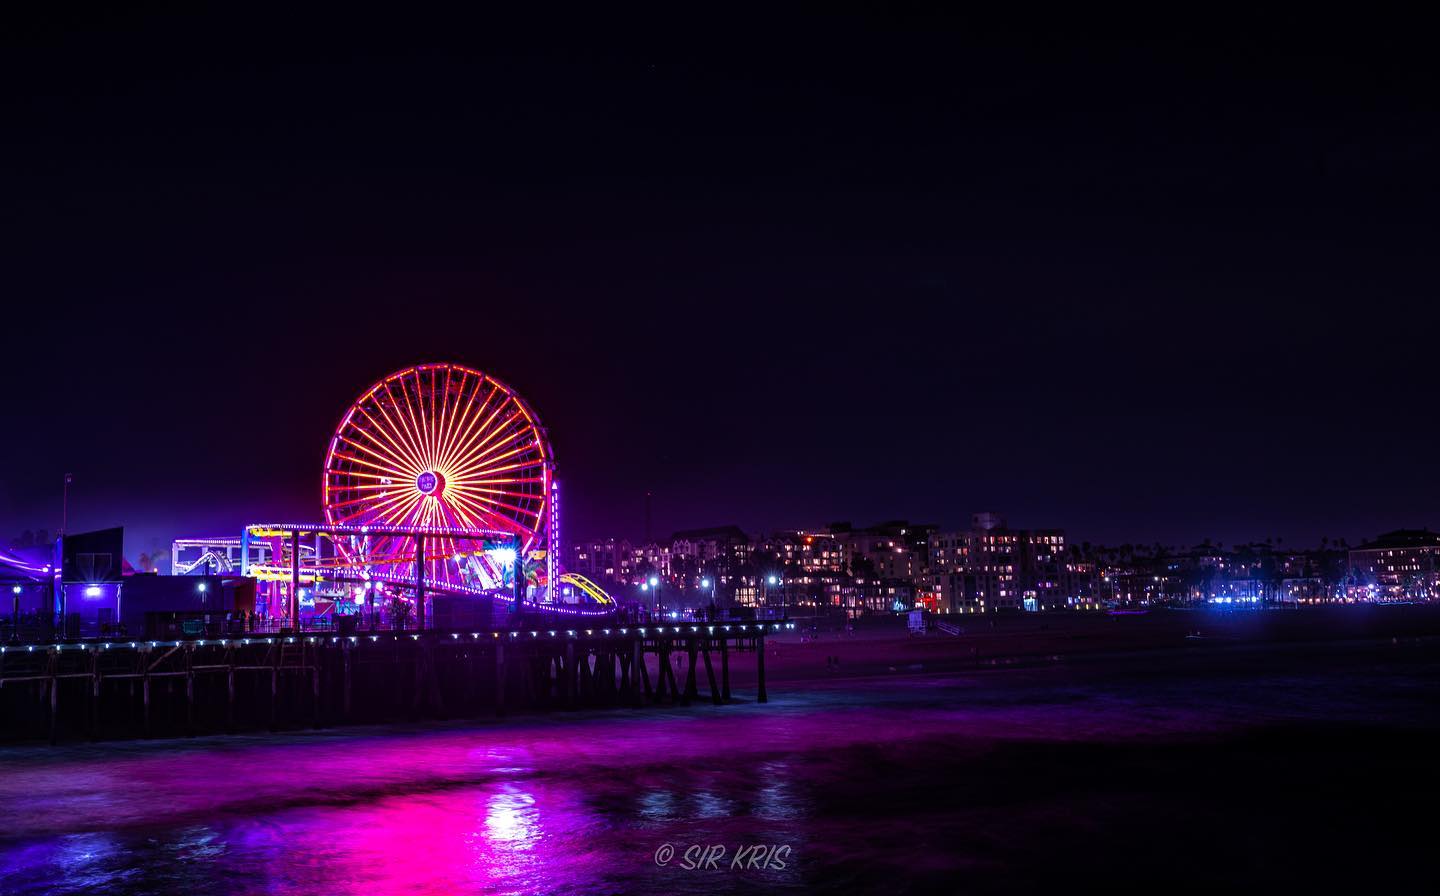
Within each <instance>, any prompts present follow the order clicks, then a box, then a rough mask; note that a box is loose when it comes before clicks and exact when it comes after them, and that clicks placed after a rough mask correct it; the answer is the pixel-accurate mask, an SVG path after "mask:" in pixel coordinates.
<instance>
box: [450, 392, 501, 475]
mask: <svg viewBox="0 0 1440 896" xmlns="http://www.w3.org/2000/svg"><path fill="white" fill-rule="evenodd" d="M506 399H507V401H501V402H500V404H498V405H496V406H495V409H494V410H493V411H491V412H490V416H488V417H486V418H485V420H484V422H483V423H481V424H480V426H479V427H478V428H472V429H471V431H470V432H468V433H466V436H465V438H464V439H462V440H461V442H460V444H459V445H457V446H456V448H455V453H456V454H457V455H459V456H460V458H461V459H464V458H465V457H468V456H473V455H474V454H475V452H476V451H479V450H480V449H481V448H483V447H484V446H485V445H487V444H489V443H490V442H491V441H492V440H493V439H495V438H496V437H497V436H499V435H503V434H504V432H505V427H506V426H508V425H509V423H510V421H511V420H512V419H514V415H513V414H512V415H511V416H510V417H507V418H505V422H504V423H502V424H500V425H499V426H493V425H492V424H494V422H495V418H496V417H498V416H500V413H501V412H502V411H504V410H505V405H506V404H507V403H508V399H509V396H508V395H507V396H506Z"/></svg>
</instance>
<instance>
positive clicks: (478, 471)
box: [455, 445, 534, 479]
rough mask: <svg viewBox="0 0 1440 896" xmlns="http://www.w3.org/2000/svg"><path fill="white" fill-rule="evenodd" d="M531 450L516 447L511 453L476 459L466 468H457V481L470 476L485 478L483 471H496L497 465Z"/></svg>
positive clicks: (523, 446)
mask: <svg viewBox="0 0 1440 896" xmlns="http://www.w3.org/2000/svg"><path fill="white" fill-rule="evenodd" d="M502 447H503V446H502ZM529 450H531V446H530V445H516V446H515V447H514V448H511V449H510V450H509V451H505V452H502V453H500V454H493V455H491V456H489V457H485V458H478V457H477V458H474V459H473V460H471V461H470V463H468V464H466V465H465V466H463V467H459V468H457V469H456V470H455V476H456V478H457V479H464V478H468V475H480V476H483V475H485V473H484V472H483V471H485V470H493V469H496V465H497V464H499V463H500V462H501V461H502V460H509V459H510V458H512V457H514V456H515V455H517V454H522V453H524V452H526V451H529ZM522 463H524V462H522ZM531 463H534V461H531ZM467 474H468V475H467Z"/></svg>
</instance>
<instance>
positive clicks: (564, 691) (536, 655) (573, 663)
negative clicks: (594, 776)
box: [0, 620, 793, 743]
mask: <svg viewBox="0 0 1440 896" xmlns="http://www.w3.org/2000/svg"><path fill="white" fill-rule="evenodd" d="M579 624H580V625H586V626H592V627H580V628H528V627H527V628H524V629H523V630H509V631H423V632H416V631H388V630H387V631H356V632H351V633H344V634H342V633H337V632H301V633H285V632H281V633H277V634H238V635H233V636H230V637H223V638H181V639H178V640H177V639H173V638H172V639H167V640H132V639H119V638H116V639H109V640H106V639H90V640H85V641H71V642H52V643H44V644H18V643H9V644H5V645H3V646H0V722H3V724H0V739H3V740H11V741H14V740H36V739H41V740H43V739H48V740H50V741H51V742H52V743H54V742H58V741H60V740H66V739H90V740H101V739H107V738H122V737H147V736H177V735H192V734H201V733H219V732H236V731H242V730H282V729H286V728H296V727H312V726H313V727H323V726H332V725H345V724H354V723H373V722H383V721H392V720H414V719H422V718H433V719H445V718H462V717H467V716H480V715H487V714H496V715H504V714H505V713H506V712H508V711H540V710H559V709H570V708H579V707H602V706H634V707H639V706H647V705H656V704H680V705H684V704H688V703H690V702H691V701H696V700H702V699H704V700H708V701H710V702H711V703H714V704H717V705H718V704H725V703H729V702H731V701H732V699H737V698H736V697H735V695H734V694H733V693H732V690H731V684H730V680H731V676H730V668H731V664H732V662H735V661H747V662H748V661H751V660H753V662H754V663H755V682H756V687H755V690H754V693H753V697H751V698H749V699H754V700H755V701H757V702H760V703H764V702H766V700H767V699H768V695H767V694H766V690H765V650H764V645H765V637H766V635H767V634H774V633H776V632H779V631H781V630H784V629H787V628H791V627H793V623H790V622H789V621H788V620H778V621H754V622H733V621H726V622H672V623H667V624H664V625H656V624H643V625H618V624H604V625H605V627H599V628H597V627H593V626H594V625H601V624H602V623H591V622H588V621H587V622H581V623H579ZM677 666H678V669H677Z"/></svg>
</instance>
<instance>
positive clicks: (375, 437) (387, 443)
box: [347, 412, 420, 475]
mask: <svg viewBox="0 0 1440 896" xmlns="http://www.w3.org/2000/svg"><path fill="white" fill-rule="evenodd" d="M365 419H366V421H367V422H368V423H369V424H370V425H369V426H368V427H362V426H356V427H354V428H353V431H354V433H355V435H356V436H358V437H361V438H364V439H365V440H366V441H367V442H369V443H370V445H371V446H373V447H367V448H366V450H368V451H370V452H371V453H379V454H384V455H385V456H386V457H388V458H390V460H391V461H392V462H394V463H395V464H397V465H399V466H400V467H401V468H402V469H406V470H414V471H415V473H419V472H420V471H419V465H418V464H416V463H415V460H414V457H413V456H412V455H411V454H410V452H408V451H406V450H405V449H404V448H403V447H401V446H400V445H398V444H396V442H395V440H394V439H393V438H391V436H390V434H389V432H387V431H386V427H385V426H383V425H382V424H381V423H380V422H379V421H377V420H376V419H375V418H374V417H371V416H370V414H369V413H368V412H366V413H365ZM347 441H349V440H348V439H347ZM351 444H356V443H355V442H351ZM356 447H366V446H362V445H358V444H356ZM412 475H413V474H412Z"/></svg>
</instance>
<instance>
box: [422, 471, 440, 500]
mask: <svg viewBox="0 0 1440 896" xmlns="http://www.w3.org/2000/svg"><path fill="white" fill-rule="evenodd" d="M415 488H417V489H419V490H420V494H422V495H439V494H440V493H441V492H443V491H445V475H444V474H443V473H437V472H435V471H434V470H426V471H425V472H423V473H421V474H420V475H419V476H416V477H415Z"/></svg>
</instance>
